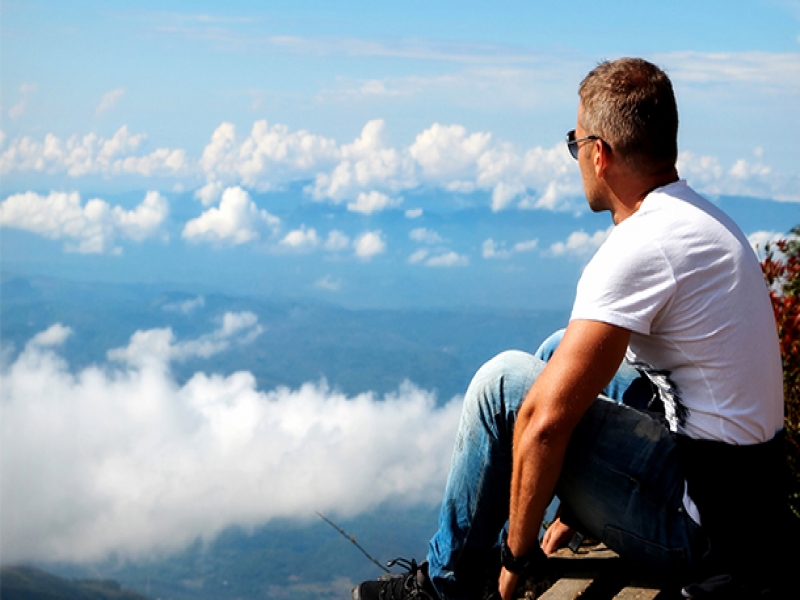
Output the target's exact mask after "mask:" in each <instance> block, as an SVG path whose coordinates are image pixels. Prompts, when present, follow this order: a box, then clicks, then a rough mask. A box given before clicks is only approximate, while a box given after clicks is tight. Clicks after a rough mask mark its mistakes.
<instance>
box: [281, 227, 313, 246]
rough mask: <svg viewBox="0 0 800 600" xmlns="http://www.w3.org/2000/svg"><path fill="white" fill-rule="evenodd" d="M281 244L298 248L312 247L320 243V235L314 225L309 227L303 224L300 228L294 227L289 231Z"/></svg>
mask: <svg viewBox="0 0 800 600" xmlns="http://www.w3.org/2000/svg"><path fill="white" fill-rule="evenodd" d="M281 244H283V245H285V246H290V247H292V248H296V249H298V250H303V249H311V248H316V247H317V246H318V245H319V237H318V236H317V230H316V229H314V228H313V227H312V228H309V229H307V228H306V226H305V225H301V226H300V229H293V230H292V231H290V232H289V233H287V234H286V235H285V236H284V238H283V239H282V240H281Z"/></svg>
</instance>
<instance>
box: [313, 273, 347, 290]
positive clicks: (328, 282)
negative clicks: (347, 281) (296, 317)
mask: <svg viewBox="0 0 800 600" xmlns="http://www.w3.org/2000/svg"><path fill="white" fill-rule="evenodd" d="M314 287H317V288H319V289H321V290H326V291H328V292H338V291H339V290H340V289H342V280H341V279H338V278H336V277H332V276H331V275H325V277H323V278H321V279H318V280H317V281H316V283H315V284H314Z"/></svg>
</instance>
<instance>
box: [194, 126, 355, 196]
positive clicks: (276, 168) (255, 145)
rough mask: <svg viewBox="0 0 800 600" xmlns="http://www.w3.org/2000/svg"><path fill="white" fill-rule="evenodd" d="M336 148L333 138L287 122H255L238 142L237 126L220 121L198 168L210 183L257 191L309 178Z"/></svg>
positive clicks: (331, 157) (331, 160) (328, 162)
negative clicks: (283, 123)
mask: <svg viewBox="0 0 800 600" xmlns="http://www.w3.org/2000/svg"><path fill="white" fill-rule="evenodd" d="M338 156H339V149H338V148H337V146H336V142H335V141H334V140H331V139H328V138H324V137H321V136H318V135H314V134H311V133H309V132H308V131H305V130H300V131H296V132H291V131H289V128H288V127H287V126H286V125H281V124H279V123H278V124H274V125H269V124H268V123H267V121H265V120H261V121H256V122H255V123H254V124H253V127H252V129H251V131H250V135H249V136H248V137H247V138H246V139H244V140H243V141H242V142H241V143H239V142H238V141H237V139H236V127H235V126H234V125H233V124H232V123H222V124H221V125H220V126H219V127H217V129H216V130H215V131H214V133H213V135H212V136H211V141H210V142H209V143H208V145H206V147H205V149H204V150H203V155H202V157H201V158H200V163H199V164H200V169H201V170H202V171H203V172H204V173H205V175H206V178H207V180H208V182H209V183H211V184H214V185H217V186H218V184H215V182H217V181H220V182H223V183H226V184H240V185H244V186H246V187H250V188H254V189H256V190H259V191H266V190H273V189H279V188H280V187H281V186H283V185H284V184H286V183H289V182H291V181H300V180H304V179H311V178H313V177H314V175H315V174H316V173H317V172H318V171H319V170H320V169H321V168H326V167H327V166H329V165H331V164H334V162H335V160H336V159H337V158H338Z"/></svg>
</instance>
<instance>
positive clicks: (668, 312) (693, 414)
mask: <svg viewBox="0 0 800 600" xmlns="http://www.w3.org/2000/svg"><path fill="white" fill-rule="evenodd" d="M573 318H584V319H586V318H591V319H597V320H602V321H604V322H611V323H613V324H615V325H618V326H621V327H625V328H627V329H630V330H631V332H632V334H631V338H630V349H629V353H628V359H629V360H631V362H636V363H638V364H639V366H640V367H641V368H643V369H648V368H649V366H651V365H655V366H656V368H657V370H658V371H659V373H660V374H661V376H662V377H668V379H669V381H670V382H671V383H672V384H674V387H675V392H676V393H675V394H672V395H670V394H666V396H667V397H665V398H664V399H665V401H666V402H667V403H668V404H669V403H672V404H673V405H672V406H669V405H668V406H667V409H668V411H667V412H668V415H669V416H672V417H673V418H672V419H671V420H672V422H671V423H670V425H671V428H672V429H673V430H674V431H677V432H679V433H684V434H686V435H689V436H690V437H694V438H700V439H711V440H718V441H724V442H727V443H733V444H754V443H758V442H763V441H767V440H769V439H771V438H772V437H773V436H774V434H775V432H776V431H778V430H779V429H781V427H782V426H783V388H782V378H781V363H780V354H779V352H778V344H777V333H776V329H775V325H774V317H773V314H772V309H771V306H770V303H769V298H768V295H767V292H766V285H765V283H764V279H763V276H762V274H761V270H760V268H759V266H758V261H757V259H756V257H755V253H754V252H753V251H752V249H751V248H750V246H749V244H748V242H747V240H746V238H745V237H744V235H743V234H742V233H741V231H740V230H739V229H738V227H736V225H735V224H734V223H733V222H732V221H731V220H730V218H728V217H727V216H726V215H725V214H724V213H722V211H720V210H719V209H718V208H717V207H715V206H714V205H712V204H711V203H709V202H708V201H706V200H704V199H703V198H701V197H700V196H698V195H697V194H695V193H694V192H693V191H692V190H691V189H690V188H689V187H688V186H687V185H686V184H685V182H682V181H679V182H675V183H672V184H670V185H667V186H665V187H663V188H660V189H659V190H656V191H654V192H653V193H651V194H650V195H649V196H648V197H647V198H646V200H645V201H644V202H643V203H642V205H641V207H640V208H639V210H638V211H637V212H636V213H634V214H633V215H632V216H631V217H629V218H628V219H626V220H625V221H623V222H622V223H620V224H619V225H618V226H617V227H616V228H615V230H614V231H613V232H612V234H611V236H610V237H609V239H608V240H607V242H606V243H605V244H604V246H603V247H602V248H601V249H600V251H598V253H597V255H596V256H595V258H594V259H593V260H592V262H591V263H590V264H589V265H588V266H587V268H586V271H585V273H584V277H583V278H582V280H581V284H580V286H579V290H578V295H577V299H576V304H575V308H574V310H573Z"/></svg>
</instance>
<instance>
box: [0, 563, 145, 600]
mask: <svg viewBox="0 0 800 600" xmlns="http://www.w3.org/2000/svg"><path fill="white" fill-rule="evenodd" d="M0 597H2V598H3V600H149V599H148V598H147V596H143V595H141V594H137V593H136V592H133V591H131V590H126V589H123V588H122V586H120V584H119V583H117V582H116V581H113V580H110V579H102V580H94V579H81V580H76V581H69V580H67V579H63V578H61V577H57V576H55V575H52V574H50V573H46V572H45V571H42V570H41V569H37V568H35V567H28V566H18V567H3V568H2V569H0Z"/></svg>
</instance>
